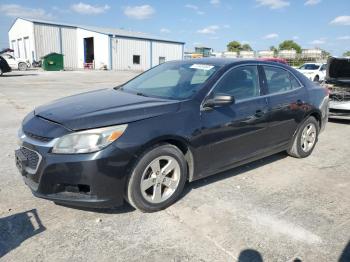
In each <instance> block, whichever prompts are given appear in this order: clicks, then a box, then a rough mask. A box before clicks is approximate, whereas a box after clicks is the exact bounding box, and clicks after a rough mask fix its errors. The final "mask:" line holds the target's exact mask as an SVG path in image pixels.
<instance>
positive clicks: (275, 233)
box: [0, 71, 350, 261]
mask: <svg viewBox="0 0 350 262" xmlns="http://www.w3.org/2000/svg"><path fill="white" fill-rule="evenodd" d="M134 75H135V74H134V73H129V72H40V71H27V72H25V73H21V72H12V73H10V74H7V75H6V76H5V77H0V116H1V117H0V137H1V138H2V139H3V143H2V146H1V147H0V150H1V154H0V171H1V173H0V260H2V261H67V260H72V261H298V260H297V259H299V260H301V261H338V260H339V259H340V260H341V261H350V254H349V253H350V244H349V243H350V209H349V204H350V190H349V188H350V181H349V179H350V171H349V170H350V161H349V157H350V123H349V122H342V121H337V122H330V123H328V125H327V127H326V131H325V132H324V133H322V134H321V136H320V138H319V142H318V144H317V146H316V148H315V150H314V152H313V154H312V155H311V156H310V157H308V158H306V159H295V158H292V157H288V156H287V155H286V154H284V153H280V154H277V155H273V156H271V157H267V158H265V159H262V160H259V161H256V162H253V163H251V164H248V165H245V166H242V167H239V168H236V169H233V170H230V171H227V172H225V173H221V174H218V175H215V176H212V177H210V178H208V179H204V180H200V181H197V182H194V183H191V184H188V185H187V186H186V190H185V193H184V195H183V196H182V198H181V199H180V200H179V201H178V202H177V203H176V204H174V205H173V206H171V207H170V208H168V209H166V210H164V211H161V212H157V213H152V214H144V213H141V212H139V211H136V210H133V209H132V208H131V207H130V206H128V205H125V206H123V207H121V208H117V209H112V210H100V211H96V210H81V209H76V208H70V207H65V206H59V205H55V204H54V203H52V202H50V201H46V200H42V199H38V198H35V197H33V196H32V194H31V192H30V190H29V189H28V188H27V187H26V186H25V184H24V182H23V181H22V178H21V175H20V174H19V172H18V171H17V170H16V167H15V164H14V150H15V148H16V147H17V144H16V133H17V129H18V127H19V126H20V124H21V120H22V119H23V117H24V116H25V115H26V114H27V113H28V112H30V111H31V110H32V109H33V108H34V107H35V106H38V105H40V104H43V103H47V102H49V101H51V100H54V99H57V98H60V97H64V96H67V95H71V94H75V93H80V92H83V91H87V90H92V89H98V88H104V87H112V86H116V85H118V84H119V83H122V82H124V81H126V80H127V79H129V78H131V77H132V76H134ZM254 259H255V260H254ZM342 259H343V260H342Z"/></svg>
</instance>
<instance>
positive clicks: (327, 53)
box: [322, 50, 331, 58]
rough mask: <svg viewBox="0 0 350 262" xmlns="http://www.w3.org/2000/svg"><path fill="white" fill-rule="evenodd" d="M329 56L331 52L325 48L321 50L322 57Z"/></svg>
mask: <svg viewBox="0 0 350 262" xmlns="http://www.w3.org/2000/svg"><path fill="white" fill-rule="evenodd" d="M330 56H331V53H329V52H328V51H326V50H322V57H323V58H328V57H330Z"/></svg>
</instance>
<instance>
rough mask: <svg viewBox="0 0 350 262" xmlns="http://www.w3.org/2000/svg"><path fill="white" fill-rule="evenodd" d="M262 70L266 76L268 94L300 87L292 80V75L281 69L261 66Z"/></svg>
mask: <svg viewBox="0 0 350 262" xmlns="http://www.w3.org/2000/svg"><path fill="white" fill-rule="evenodd" d="M263 68H264V71H265V75H266V80H267V87H268V89H269V94H274V93H280V92H286V91H290V90H292V89H294V88H296V87H299V86H300V85H299V83H298V81H297V80H296V79H293V78H294V77H293V78H291V77H292V75H291V74H290V73H289V72H288V71H286V70H284V69H282V68H278V67H272V66H263ZM293 82H294V84H293ZM294 85H295V87H294Z"/></svg>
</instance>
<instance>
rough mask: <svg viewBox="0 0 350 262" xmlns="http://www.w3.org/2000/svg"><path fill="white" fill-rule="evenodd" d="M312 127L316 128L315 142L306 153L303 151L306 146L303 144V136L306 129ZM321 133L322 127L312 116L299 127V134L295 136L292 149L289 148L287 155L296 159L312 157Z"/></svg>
mask: <svg viewBox="0 0 350 262" xmlns="http://www.w3.org/2000/svg"><path fill="white" fill-rule="evenodd" d="M310 125H313V126H314V127H315V140H314V143H313V145H312V146H311V147H310V148H308V150H307V151H305V150H304V149H303V148H304V146H303V144H302V136H303V131H304V129H305V128H306V127H307V126H310ZM319 132H320V125H319V123H318V121H317V120H316V118H314V117H313V116H310V117H309V118H307V119H306V120H305V121H304V123H303V124H302V125H301V126H300V127H299V129H298V132H297V133H296V134H295V136H294V138H293V143H292V145H291V147H290V148H289V150H287V153H288V154H289V155H290V156H292V157H296V158H304V157H308V156H309V155H311V153H312V151H313V150H314V148H315V145H316V144H317V141H318V134H319Z"/></svg>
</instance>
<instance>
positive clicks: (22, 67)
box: [18, 62, 28, 71]
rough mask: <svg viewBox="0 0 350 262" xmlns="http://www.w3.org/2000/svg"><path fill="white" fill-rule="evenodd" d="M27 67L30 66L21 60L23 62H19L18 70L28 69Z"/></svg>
mask: <svg viewBox="0 0 350 262" xmlns="http://www.w3.org/2000/svg"><path fill="white" fill-rule="evenodd" d="M27 68H28V66H27V64H26V63H23V62H21V63H19V64H18V70H19V71H26V70H27Z"/></svg>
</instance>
